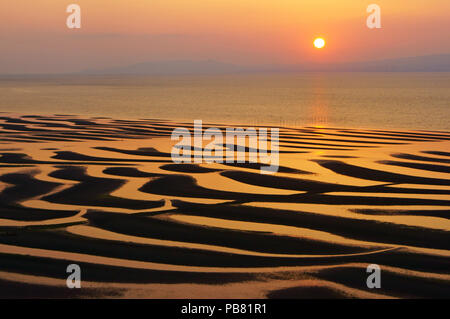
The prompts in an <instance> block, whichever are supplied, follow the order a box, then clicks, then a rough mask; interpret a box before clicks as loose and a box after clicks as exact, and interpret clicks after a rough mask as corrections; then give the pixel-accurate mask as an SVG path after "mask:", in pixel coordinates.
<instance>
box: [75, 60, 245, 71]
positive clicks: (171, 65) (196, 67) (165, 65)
mask: <svg viewBox="0 0 450 319" xmlns="http://www.w3.org/2000/svg"><path fill="white" fill-rule="evenodd" d="M249 70H250V69H249V68H245V67H240V66H237V65H234V64H229V63H223V62H218V61H213V60H205V61H188V60H178V61H159V62H145V63H138V64H133V65H129V66H123V67H115V68H107V69H102V70H86V71H83V72H82V73H88V74H136V75H139V74H142V75H144V74H145V75H175V74H220V73H237V72H246V71H249Z"/></svg>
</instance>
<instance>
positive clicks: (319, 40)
mask: <svg viewBox="0 0 450 319" xmlns="http://www.w3.org/2000/svg"><path fill="white" fill-rule="evenodd" d="M324 46H325V40H324V39H322V38H317V39H315V40H314V47H316V48H317V49H322V48H323V47H324Z"/></svg>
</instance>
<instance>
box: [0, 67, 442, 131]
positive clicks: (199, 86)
mask: <svg viewBox="0 0 450 319" xmlns="http://www.w3.org/2000/svg"><path fill="white" fill-rule="evenodd" d="M0 110H1V111H4V112H15V113H24V114H25V113H26V114H76V115H83V116H105V117H112V118H128V119H136V118H161V119H173V120H185V121H193V120H194V119H201V120H203V121H205V122H210V123H211V122H220V123H239V124H248V125H257V124H270V125H274V126H283V125H289V126H306V125H322V126H330V127H352V128H377V129H420V130H421V129H423V130H450V73H303V74H257V75H220V76H177V77H174V76H172V77H163V76H51V77H50V76H47V77H31V78H30V77H28V78H25V77H9V78H5V77H3V78H0Z"/></svg>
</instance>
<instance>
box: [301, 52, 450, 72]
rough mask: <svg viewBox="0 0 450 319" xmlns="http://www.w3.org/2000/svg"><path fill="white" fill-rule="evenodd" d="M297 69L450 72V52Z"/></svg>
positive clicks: (308, 66) (317, 65) (303, 66)
mask: <svg viewBox="0 0 450 319" xmlns="http://www.w3.org/2000/svg"><path fill="white" fill-rule="evenodd" d="M296 69H297V70H303V71H309V70H310V71H349V72H450V54H441V55H428V56H420V57H408V58H398V59H389V60H378V61H366V62H353V63H352V62H350V63H340V64H314V65H301V66H297V68H296Z"/></svg>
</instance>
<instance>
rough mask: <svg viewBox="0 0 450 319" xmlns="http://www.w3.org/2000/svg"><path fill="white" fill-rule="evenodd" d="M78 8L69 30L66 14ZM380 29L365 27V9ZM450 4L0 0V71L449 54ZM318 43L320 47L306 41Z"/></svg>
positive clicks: (437, 0) (405, 0)
mask: <svg viewBox="0 0 450 319" xmlns="http://www.w3.org/2000/svg"><path fill="white" fill-rule="evenodd" d="M71 3H76V4H79V5H80V6H81V9H82V28H81V29H79V30H69V29H67V27H66V24H65V21H66V18H67V16H68V14H67V13H66V12H65V10H66V7H67V6H68V5H69V4H71ZM371 3H376V4H378V5H379V6H380V7H381V10H382V27H383V28H382V29H379V30H370V29H368V28H367V27H366V18H367V16H368V14H367V13H366V8H367V6H368V5H369V4H371ZM449 14H450V1H449V0H428V1H424V0H369V1H363V0H340V1H336V0H276V1H275V0H204V1H199V0H127V1H122V0H33V1H30V0H2V1H1V2H0V26H1V27H0V39H1V42H0V43H1V44H0V45H1V50H0V73H28V72H31V73H33V72H67V71H78V70H82V69H87V68H102V67H110V66H120V65H127V64H133V63H138V62H145V61H157V60H168V59H193V60H199V59H214V60H220V61H224V62H231V63H236V64H243V65H249V64H258V65H259V64H265V65H277V64H291V63H292V64H295V63H305V62H307V61H323V62H338V61H357V60H358V61H361V60H372V59H383V58H391V57H404V56H418V55H426V54H437V53H450V41H449V40H448V34H449V32H450V21H449V20H450V19H448V15H449ZM316 36H322V37H324V38H325V39H326V41H327V47H326V49H324V50H320V51H319V50H315V49H314V48H313V47H312V41H313V40H314V38H315V37H316Z"/></svg>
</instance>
